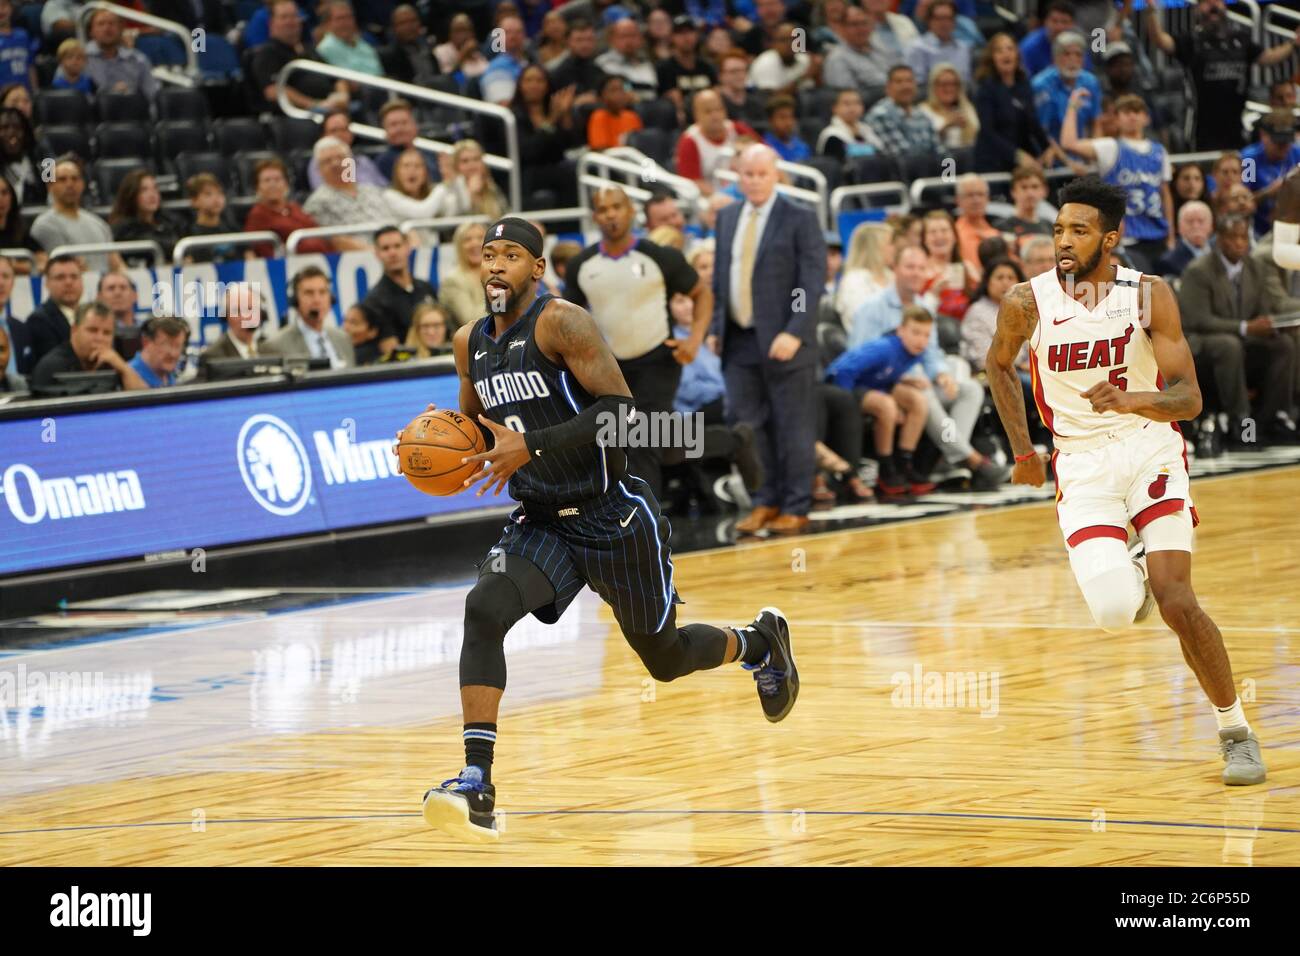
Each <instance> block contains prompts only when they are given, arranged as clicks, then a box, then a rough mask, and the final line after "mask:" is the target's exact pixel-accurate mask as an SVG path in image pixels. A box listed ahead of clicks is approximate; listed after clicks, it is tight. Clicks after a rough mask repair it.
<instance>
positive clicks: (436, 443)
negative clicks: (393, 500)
mask: <svg viewBox="0 0 1300 956" xmlns="http://www.w3.org/2000/svg"><path fill="white" fill-rule="evenodd" d="M486 450H487V444H486V443H485V442H484V441H483V433H482V432H480V431H479V428H478V426H477V425H476V424H474V422H473V421H472V420H471V419H470V418H469V417H468V416H467V415H462V414H461V413H460V412H456V411H452V410H451V409H449V408H443V409H439V410H438V411H436V412H429V413H428V414H425V415H421V416H420V417H419V418H417V419H415V420H414V421H413V422H411V424H409V425H407V426H406V427H405V428H403V429H402V435H401V437H400V438H399V439H398V442H397V460H398V462H399V465H400V467H401V469H402V474H404V475H405V476H406V480H407V481H409V482H410V483H411V484H413V485H414V486H415V487H416V488H418V489H420V490H421V491H423V492H424V493H425V494H426V495H452V494H455V493H456V492H458V491H460V490H461V488H462V487H464V484H465V479H466V478H468V477H469V476H470V475H472V474H474V472H476V471H478V470H479V468H480V467H482V464H483V463H482V462H479V461H471V462H466V463H464V464H462V463H461V459H462V458H465V457H467V456H469V455H477V454H478V453H479V452H481V451H486Z"/></svg>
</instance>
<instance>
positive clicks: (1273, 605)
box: [0, 469, 1300, 866]
mask: <svg viewBox="0 0 1300 956" xmlns="http://www.w3.org/2000/svg"><path fill="white" fill-rule="evenodd" d="M1297 490H1300V470H1297V469H1288V470H1279V471H1273V472H1266V473H1256V474H1248V475H1244V476H1234V477H1226V478H1217V479H1207V480H1200V481H1197V482H1194V484H1193V495H1194V497H1195V499H1196V504H1197V506H1198V511H1199V512H1200V514H1201V516H1202V520H1203V523H1202V526H1201V530H1200V531H1199V532H1198V539H1197V552H1196V555H1195V558H1194V562H1195V564H1194V583H1195V584H1196V586H1197V589H1198V592H1199V594H1200V596H1201V599H1202V603H1203V605H1204V606H1205V607H1206V609H1207V610H1208V611H1209V613H1210V614H1211V616H1213V617H1214V618H1215V619H1216V621H1217V622H1218V623H1219V625H1220V627H1221V628H1222V629H1223V632H1224V635H1225V639H1226V642H1227V644H1228V648H1229V652H1230V654H1231V657H1232V662H1233V665H1234V669H1235V674H1236V679H1237V681H1238V684H1239V685H1240V686H1241V687H1242V689H1243V697H1246V698H1253V701H1251V702H1248V703H1247V705H1246V706H1247V714H1248V716H1249V717H1250V719H1251V720H1252V722H1253V724H1254V726H1255V729H1256V731H1257V733H1258V734H1259V735H1260V737H1261V739H1262V741H1263V743H1264V746H1265V758H1266V760H1267V762H1268V764H1269V771H1270V776H1269V780H1268V782H1267V783H1266V784H1265V785H1263V786H1260V787H1252V788H1225V787H1224V786H1223V785H1222V784H1221V782H1220V780H1219V771H1220V768H1221V763H1220V760H1219V756H1218V752H1217V746H1216V742H1217V737H1216V734H1215V728H1214V721H1213V718H1212V716H1211V713H1210V711H1209V708H1208V705H1207V703H1206V701H1205V700H1204V698H1203V696H1202V695H1201V692H1200V690H1199V688H1198V687H1197V685H1196V682H1195V680H1194V678H1193V677H1192V675H1191V674H1190V672H1188V671H1187V670H1186V668H1185V665H1184V663H1183V660H1182V656H1181V654H1180V653H1179V649H1178V644H1177V640H1176V638H1174V636H1173V635H1172V634H1171V633H1170V632H1169V631H1168V630H1167V629H1166V628H1165V627H1164V625H1163V624H1162V623H1160V622H1158V621H1154V620H1153V622H1151V623H1148V625H1146V626H1143V627H1141V628H1139V629H1134V630H1132V631H1130V632H1128V633H1126V634H1123V635H1107V634H1104V633H1102V632H1101V631H1099V630H1097V629H1095V628H1094V627H1093V626H1092V625H1091V623H1090V619H1089V617H1088V612H1087V609H1086V607H1085V606H1084V604H1083V602H1082V599H1081V598H1080V596H1079V595H1078V593H1077V591H1076V588H1075V585H1074V581H1073V579H1072V577H1071V575H1070V572H1069V567H1068V564H1067V561H1066V558H1065V555H1064V551H1063V545H1062V543H1061V539H1060V535H1059V532H1058V530H1057V527H1056V524H1055V522H1054V519H1053V513H1052V507H1051V505H1050V504H1036V505H1031V506H1024V507H1016V508H1009V509H1002V510H992V511H986V512H982V513H966V514H958V515H954V516H947V517H943V518H938V519H933V520H924V521H918V522H910V523H902V524H895V525H887V526H883V527H879V528H873V529H868V530H858V531H847V532H839V533H834V534H828V535H822V536H815V537H806V538H801V539H794V540H781V541H774V542H761V543H755V544H750V545H745V546H741V547H737V548H734V549H726V550H721V551H715V552H708V553H701V554H696V555H684V556H681V557H679V558H677V559H676V579H677V584H678V587H679V589H680V591H681V592H682V594H683V596H684V597H685V599H686V601H687V604H686V605H685V606H684V607H683V608H681V609H680V613H679V620H681V621H683V622H685V621H690V620H696V619H698V620H706V621H712V622H714V623H744V622H746V621H748V619H749V618H750V616H751V615H752V612H753V611H754V610H755V609H757V608H758V607H760V606H762V605H766V604H775V605H778V606H780V607H781V608H782V609H783V610H784V611H785V612H786V614H787V615H788V617H789V619H790V621H791V624H792V628H793V634H794V639H795V649H796V654H797V659H798V662H799V664H800V669H801V672H802V677H803V690H802V695H801V697H800V700H799V703H798V705H797V707H796V708H795V710H794V712H793V713H792V715H791V716H790V718H789V719H787V720H786V721H785V722H784V723H782V724H779V725H769V724H768V723H767V722H766V721H765V720H764V719H763V717H762V714H761V712H760V709H759V705H758V701H757V697H756V694H755V692H754V690H753V686H752V684H753V682H752V680H751V679H750V678H749V677H748V675H746V674H744V673H743V672H741V671H740V670H739V669H738V668H736V667H734V666H733V667H724V668H722V669H720V670H717V671H713V672H709V673H705V674H696V675H692V676H690V677H688V678H685V679H683V680H681V681H677V682H674V683H672V684H659V685H655V684H653V683H652V682H650V681H649V680H648V679H647V678H646V677H645V675H644V673H643V672H642V670H641V668H640V665H639V662H638V661H637V660H636V658H635V657H634V655H633V654H632V653H631V651H630V650H629V649H627V647H626V646H625V645H624V644H623V642H622V639H621V637H620V635H619V634H618V632H617V631H616V630H615V629H614V628H613V627H612V625H611V621H610V618H609V616H608V613H607V612H606V611H604V610H603V609H596V608H595V607H594V605H592V604H590V603H589V604H587V605H585V606H586V607H587V613H589V614H590V618H589V621H588V623H586V624H584V625H583V628H582V630H583V636H582V639H581V640H580V641H579V643H578V644H577V645H575V647H577V648H579V649H582V650H583V653H584V654H586V655H587V658H584V659H588V658H589V659H592V660H594V661H596V662H597V664H598V666H595V667H594V669H593V670H592V672H591V673H590V674H589V675H587V677H586V678H583V679H582V680H577V679H576V678H574V679H573V680H572V683H574V684H575V685H576V686H572V687H571V686H570V683H569V680H570V678H569V677H566V668H567V670H568V671H569V672H572V670H573V668H572V665H570V664H568V663H565V664H564V665H563V666H556V665H555V662H556V661H557V660H560V658H557V657H556V656H555V655H557V654H563V653H566V652H563V651H561V650H558V649H556V648H545V647H543V648H541V649H539V650H536V651H532V652H529V654H528V655H523V654H520V655H515V654H512V655H511V676H510V687H509V688H508V689H507V692H506V698H505V709H504V712H503V716H502V720H501V724H500V742H499V743H498V747H497V764H496V767H495V771H494V774H495V778H496V783H497V785H498V791H499V797H498V806H499V808H500V809H501V810H502V811H503V813H502V815H501V817H500V820H501V822H502V827H503V830H504V833H503V836H502V839H501V842H500V843H499V845H495V846H489V847H481V846H465V845H460V844H457V843H453V842H449V841H448V839H446V838H444V837H443V836H442V835H440V834H439V833H437V832H435V831H431V830H429V829H427V828H426V827H425V825H424V824H423V821H422V819H421V817H420V815H419V799H420V795H421V794H422V793H423V791H424V790H425V789H426V788H427V787H428V786H430V785H431V783H436V782H438V781H439V780H441V779H442V778H443V777H446V776H451V775H454V773H455V771H456V770H457V769H458V768H459V767H460V765H461V757H462V753H461V746H460V722H459V717H458V715H457V714H455V712H454V710H451V709H448V708H447V707H444V708H443V716H440V717H438V718H437V719H436V720H429V719H422V720H419V721H418V722H417V721H412V720H410V719H407V720H406V721H405V722H404V723H400V724H397V725H384V723H383V721H382V720H381V715H380V709H382V708H380V705H379V703H375V704H374V705H372V706H373V708H375V709H373V710H371V711H369V714H370V716H369V717H368V711H367V709H366V707H365V706H361V707H360V708H353V709H352V710H350V711H348V713H349V718H348V719H347V720H346V721H340V723H339V724H338V725H335V726H330V725H329V720H328V714H327V713H325V712H322V713H323V714H324V716H322V717H321V721H322V723H321V727H320V729H318V730H315V731H313V732H310V733H292V732H279V731H277V727H276V725H275V724H274V723H272V724H269V725H268V724H267V723H266V722H265V720H263V721H262V723H260V724H257V726H258V727H260V728H261V730H260V731H259V732H257V733H253V732H250V731H249V730H248V728H249V727H250V726H251V724H250V719H251V718H250V705H249V699H248V698H249V693H250V692H249V691H247V690H246V689H245V690H238V689H236V690H235V691H233V692H232V693H231V695H230V696H229V697H228V698H227V699H228V701H229V702H230V703H228V704H226V705H224V706H223V707H221V708H219V709H214V708H212V707H209V708H207V709H206V710H200V709H197V705H194V706H191V705H190V704H188V703H185V702H184V701H182V702H180V703H178V704H168V705H161V704H160V705H157V706H155V707H154V708H153V712H152V713H149V712H146V714H145V716H144V717H137V718H134V719H133V718H132V716H131V715H130V714H125V715H117V716H116V717H112V716H110V717H109V718H105V719H104V720H103V721H102V722H101V724H100V725H98V726H92V727H90V728H89V729H85V728H83V729H82V730H78V731H77V733H78V734H80V736H78V737H76V738H70V739H75V740H76V747H75V748H74V749H75V752H69V753H65V754H64V755H63V757H62V759H64V760H65V761H67V760H71V761H74V763H72V764H67V765H68V766H74V767H75V766H81V765H86V766H89V765H91V764H93V765H94V766H95V767H96V768H97V769H96V770H95V771H94V773H87V774H86V775H85V777H78V779H75V780H73V781H71V782H69V781H68V779H67V778H66V777H60V778H58V779H60V780H62V781H63V782H62V783H61V785H59V786H57V787H55V788H53V789H50V788H45V789H30V790H29V791H28V792H24V793H17V794H13V795H10V796H7V797H4V798H3V801H2V802H0V863H2V864H5V865H35V864H41V865H52V864H53V865H59V864H77V865H133V864H134V865H142V864H190V865H247V864H281V865H283V864H309V865H367V864H375V865H435V866H436V865H446V864H458V865H465V864H469V865H484V866H492V865H502V864H504V865H545V864H576V865H603V864H634V865H673V866H680V865H691V864H708V865H741V864H853V865H874V866H892V865H912V864H925V865H963V866H965V865H1008V864H1030V865H1098V864H1101V865H1114V864H1119V865H1220V864H1233V865H1252V864H1253V865H1292V866H1294V865H1297V864H1300V668H1298V667H1297V664H1298V662H1300V623H1297V622H1298V621H1300V614H1297V611H1300V598H1298V597H1297V587H1296V575H1297V570H1298V569H1300V514H1297V508H1296V506H1295V502H1296V499H1297V496H1296V492H1297ZM444 598H446V599H445V600H443V603H442V604H440V605H439V607H441V608H443V610H442V611H440V612H439V613H441V614H442V615H443V616H444V617H445V618H446V622H447V626H448V627H449V628H452V629H454V628H455V627H456V626H457V623H458V622H457V620H456V618H457V615H456V611H455V608H456V602H457V601H458V600H459V597H458V595H456V594H452V595H450V596H446V595H444ZM420 600H423V599H421V598H419V597H416V598H411V597H407V598H403V599H401V600H400V601H399V602H397V603H393V602H381V603H377V604H373V605H366V607H365V608H363V609H362V610H363V611H364V612H365V613H362V614H361V615H360V616H359V617H358V616H356V615H354V616H353V617H352V618H350V619H349V620H348V621H347V622H346V623H344V622H342V621H339V620H336V617H337V614H336V612H335V611H333V610H320V611H311V612H301V614H298V615H288V616H287V617H289V618H295V619H297V620H296V622H295V623H294V625H293V626H294V627H296V628H298V629H299V630H301V631H304V632H306V631H311V632H312V633H316V634H326V635H328V634H334V635H335V636H337V635H338V634H339V633H342V632H343V631H345V630H347V629H358V628H359V629H362V630H364V628H365V627H366V626H367V617H366V615H367V614H369V615H372V616H374V617H375V618H378V617H383V616H387V617H390V618H391V617H393V616H394V615H397V616H402V617H407V616H409V615H410V614H412V613H415V611H413V610H412V608H414V609H416V610H418V608H419V607H420V606H421V605H420V604H419V603H418V602H419V601H420ZM403 602H405V603H403ZM411 602H416V603H414V604H413V603H411ZM571 613H575V612H571ZM332 615H333V616H332ZM283 625H284V621H283V619H281V626H283ZM227 630H230V629H227ZM222 633H224V632H222V631H220V630H218V631H214V632H211V633H210V634H208V635H205V634H203V633H194V634H192V635H190V640H191V641H192V642H197V641H200V640H203V641H205V642H206V646H208V647H210V648H215V647H216V646H217V645H218V644H219V642H220V640H221V639H222V638H221V637H220V635H221V634H222ZM240 634H241V639H247V638H248V634H249V631H248V628H246V627H245V628H242V629H241V631H240ZM231 639H232V640H233V639H234V638H231ZM583 642H585V643H583ZM149 646H150V641H149V640H148V639H145V640H140V641H135V642H133V643H132V647H133V648H134V650H133V653H135V654H136V655H141V654H147V653H149ZM195 646H196V647H197V645H195ZM126 650H127V649H126V648H123V649H122V652H125V651H126ZM197 652H198V651H197V650H196V651H195V653H197ZM211 652H212V653H215V651H211ZM593 652H594V656H593ZM169 653H172V654H175V651H169ZM548 655H549V656H548ZM566 660H567V659H566ZM548 661H550V663H548ZM158 663H159V666H161V662H158ZM335 666H337V665H335ZM325 669H326V670H327V669H328V668H325ZM587 678H590V679H587ZM403 679H404V681H405V682H406V684H407V691H408V692H412V693H415V694H417V695H419V694H428V695H430V699H432V697H433V694H434V690H435V688H434V686H433V685H434V684H437V685H438V686H437V687H436V690H437V693H438V694H439V695H440V696H439V699H440V700H441V701H443V703H444V704H446V703H447V702H448V701H454V691H455V667H454V654H453V655H451V659H450V661H443V662H442V663H440V664H439V665H438V666H437V667H436V668H432V667H431V668H430V669H428V670H421V669H419V668H416V669H414V670H413V671H408V672H406V674H405V677H404V678H403ZM319 680H321V681H322V682H324V681H325V680H326V677H323V676H322V677H319ZM377 681H378V683H376V684H375V685H374V686H375V687H377V688H380V689H382V688H383V686H384V685H383V682H382V680H380V679H378V678H377ZM539 684H540V685H542V686H539ZM393 693H394V694H395V693H396V691H394V692H393ZM512 694H514V695H515V696H514V700H513V702H512ZM361 699H362V703H363V704H364V702H365V701H366V700H372V699H374V700H379V699H382V695H378V694H376V695H371V696H369V697H367V695H366V693H365V691H364V685H363V693H362V698H361ZM394 699H395V698H394ZM416 699H417V702H418V699H419V698H418V697H417V698H416ZM294 700H296V701H299V703H300V706H301V707H303V708H311V707H321V706H324V705H323V704H319V703H316V702H314V700H315V699H314V698H313V697H312V691H311V688H310V687H308V688H307V689H306V690H305V691H304V692H303V694H302V695H301V696H299V697H296V698H294ZM430 706H432V705H430ZM165 707H174V708H175V709H173V710H171V711H166V712H165V713H164V708H165ZM186 708H189V709H188V710H187V709H186ZM252 709H253V710H254V711H256V710H257V708H256V707H254V708H252ZM262 717H263V718H264V717H265V715H264V714H263V715H262ZM142 721H144V723H143V724H142V723H141V722H142ZM148 721H153V722H154V723H156V724H157V726H156V727H153V728H152V729H150V727H149V725H148ZM371 721H373V722H371ZM92 723H93V721H92ZM253 723H256V721H253ZM226 724H229V725H230V726H229V727H226V726H225V725H226ZM283 726H292V723H290V724H286V725H283ZM226 729H229V730H231V731H232V732H231V734H230V735H229V739H228V742H225V743H223V742H221V738H220V735H214V734H213V733H212V732H213V731H214V730H226ZM69 733H72V731H69ZM122 734H131V735H133V736H132V737H131V739H132V740H133V741H135V743H133V744H131V747H135V748H136V749H137V750H139V740H140V739H141V735H142V734H144V736H145V738H146V739H147V738H149V737H150V735H153V736H154V737H156V738H158V739H160V740H162V741H163V742H164V746H165V748H166V749H167V750H168V752H175V753H182V754H183V755H184V757H185V760H184V761H183V764H182V765H183V767H184V769H183V770H180V771H178V770H176V769H175V767H176V762H175V761H171V760H161V759H153V758H141V759H136V760H128V758H129V757H130V754H131V752H132V751H131V750H130V748H129V747H128V748H126V749H123V750H121V751H120V753H121V755H122V756H121V758H120V759H121V761H123V762H124V763H123V766H124V767H126V769H125V770H123V769H122V767H118V768H116V769H115V768H114V761H115V760H117V759H118V758H117V757H116V756H115V755H116V754H117V753H118V751H115V750H114V748H115V747H116V746H118V744H117V741H118V740H120V739H121V736H120V735H122ZM196 741H198V743H196ZM204 741H206V742H204ZM6 747H7V749H5V750H3V751H0V753H3V761H0V776H4V775H7V774H11V773H29V774H34V775H36V777H37V778H39V777H40V775H41V773H42V770H43V767H42V763H41V756H40V748H39V747H35V746H33V745H32V741H31V740H30V739H28V741H27V743H26V744H24V745H23V746H17V745H15V744H14V742H13V740H10V741H9V743H8V744H7V745H6ZM24 748H25V749H24ZM20 751H21V752H20ZM141 752H146V753H147V751H141ZM24 753H26V754H27V756H24ZM92 757H94V758H96V759H94V760H92V759H91V758H92ZM75 761H81V762H82V763H81V764H77V763H75ZM55 776H57V775H52V776H51V779H54V777H55ZM101 778H102V779H101ZM11 779H12V778H11Z"/></svg>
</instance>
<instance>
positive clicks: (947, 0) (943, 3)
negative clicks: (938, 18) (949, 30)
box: [925, 0, 958, 24]
mask: <svg viewBox="0 0 1300 956" xmlns="http://www.w3.org/2000/svg"><path fill="white" fill-rule="evenodd" d="M939 7H952V15H953V19H956V17H957V12H958V11H957V0H934V3H932V4H930V9H929V10H926V11H925V22H926V23H927V24H928V23H929V22H930V18H931V17H933V16H934V11H935V10H937V9H939Z"/></svg>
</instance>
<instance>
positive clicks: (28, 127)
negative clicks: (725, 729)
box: [0, 106, 39, 166]
mask: <svg viewBox="0 0 1300 956" xmlns="http://www.w3.org/2000/svg"><path fill="white" fill-rule="evenodd" d="M7 116H13V117H14V118H15V119H17V121H18V125H19V126H21V127H22V128H23V142H22V145H21V146H19V147H18V152H17V153H15V154H12V155H10V154H7V153H6V154H5V155H6V156H8V157H9V158H10V159H13V158H18V157H22V156H30V155H31V154H32V151H33V150H34V149H36V135H35V134H34V133H33V132H32V124H31V123H30V122H29V121H28V119H27V117H26V116H24V115H23V113H22V111H21V110H18V109H15V108H14V107H12V106H3V107H0V120H2V119H4V118H5V117H7ZM32 162H33V164H34V165H38V166H39V164H38V163H36V162H35V160H33V161H32Z"/></svg>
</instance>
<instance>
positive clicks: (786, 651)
mask: <svg viewBox="0 0 1300 956" xmlns="http://www.w3.org/2000/svg"><path fill="white" fill-rule="evenodd" d="M750 627H751V628H753V629H754V630H757V631H761V632H762V634H763V636H764V637H766V638H767V643H768V647H769V650H768V652H767V656H766V657H764V658H763V659H762V660H761V661H760V662H759V663H757V664H742V665H740V666H741V667H743V668H745V670H747V671H753V673H754V682H755V683H756V684H757V685H758V700H759V703H761V704H762V705H763V714H764V715H765V716H766V717H767V719H768V720H770V721H771V722H772V723H776V722H777V721H779V720H784V719H785V716H786V714H788V713H790V711H791V710H792V709H793V708H794V702H795V701H796V700H797V699H798V698H799V668H797V667H796V666H795V663H794V651H793V650H792V649H791V647H790V624H789V622H788V621H786V619H785V615H784V614H782V613H781V612H780V610H778V609H777V608H774V607H765V608H763V610H761V611H759V612H758V617H757V618H755V619H754V623H753V624H751V625H750Z"/></svg>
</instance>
